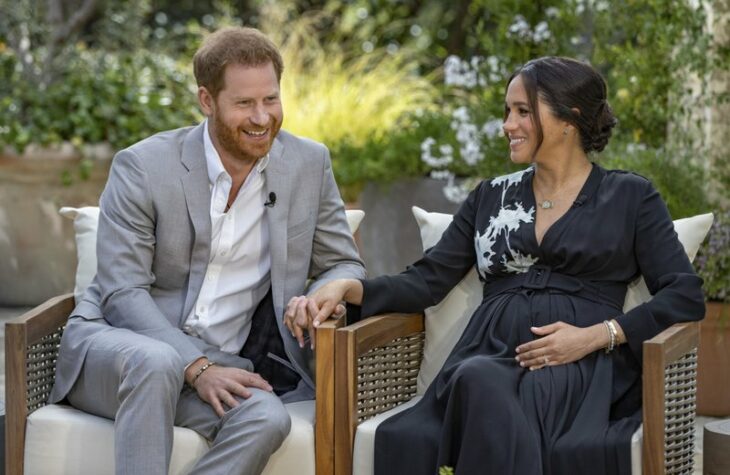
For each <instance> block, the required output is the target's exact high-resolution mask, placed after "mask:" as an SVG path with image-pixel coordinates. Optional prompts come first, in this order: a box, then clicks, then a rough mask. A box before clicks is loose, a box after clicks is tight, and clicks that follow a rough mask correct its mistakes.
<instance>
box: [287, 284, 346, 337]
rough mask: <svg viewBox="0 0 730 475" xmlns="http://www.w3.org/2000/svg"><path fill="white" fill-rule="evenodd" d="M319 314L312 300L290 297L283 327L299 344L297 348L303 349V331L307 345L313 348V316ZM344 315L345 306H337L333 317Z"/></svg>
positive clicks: (304, 297) (302, 297)
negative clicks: (305, 333)
mask: <svg viewBox="0 0 730 475" xmlns="http://www.w3.org/2000/svg"><path fill="white" fill-rule="evenodd" d="M318 312H319V307H318V306H317V304H316V303H315V301H314V300H313V299H312V298H309V297H306V296H303V295H301V296H299V297H292V298H291V300H289V303H288V304H287V305H286V311H284V325H286V327H287V328H288V329H289V331H290V332H291V334H292V336H293V337H294V338H296V339H297V341H298V342H299V347H300V348H304V343H305V341H306V338H305V336H304V331H305V330H306V332H307V333H308V334H309V344H310V347H311V348H312V349H314V346H315V324H314V316H315V315H317V313H318ZM344 314H345V306H344V305H341V304H338V305H336V307H335V310H334V315H335V316H336V317H341V316H342V315H344Z"/></svg>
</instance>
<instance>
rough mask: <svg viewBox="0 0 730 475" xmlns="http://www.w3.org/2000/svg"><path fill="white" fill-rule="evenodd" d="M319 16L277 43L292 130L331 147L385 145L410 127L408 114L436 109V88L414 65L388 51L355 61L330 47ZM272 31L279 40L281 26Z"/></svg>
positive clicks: (293, 26)
mask: <svg viewBox="0 0 730 475" xmlns="http://www.w3.org/2000/svg"><path fill="white" fill-rule="evenodd" d="M320 17H321V15H316V16H312V15H305V16H301V17H298V18H296V19H294V20H291V21H288V23H287V29H286V32H287V33H286V36H285V37H283V38H281V39H280V40H279V41H278V43H279V44H280V45H281V46H280V49H281V53H282V57H283V59H284V64H285V65H286V70H285V74H284V76H283V77H282V84H281V89H282V102H283V104H284V105H285V107H286V114H285V119H284V127H285V128H286V129H287V130H289V131H291V132H293V133H295V134H299V135H303V136H305V137H309V138H312V139H314V140H318V141H321V142H324V143H326V144H340V143H343V142H346V143H348V144H351V145H353V146H363V145H364V144H365V143H366V142H368V141H370V140H375V141H378V140H382V139H383V137H384V136H385V135H386V134H390V133H392V131H393V129H394V128H395V127H396V124H399V125H400V126H404V125H408V124H407V122H404V120H403V118H404V117H405V116H406V115H408V114H410V113H412V112H414V111H416V110H429V109H432V108H433V107H434V100H433V98H434V97H435V96H436V89H435V87H434V86H433V85H432V83H431V82H430V81H429V80H428V79H426V78H424V77H421V76H420V75H418V74H417V73H416V71H415V69H416V68H415V66H416V65H415V62H414V61H413V60H409V59H408V58H407V57H406V56H404V55H401V54H394V55H389V54H387V53H386V52H385V51H384V50H375V51H373V52H371V53H369V54H362V55H356V56H353V55H351V54H348V53H349V52H348V51H347V50H343V49H342V48H341V47H339V45H338V44H336V43H335V44H330V45H329V46H328V47H326V48H325V47H324V46H322V43H321V42H319V41H318V35H317V33H316V30H315V28H314V26H315V24H316V22H317V21H318V19H319V18H320ZM268 31H269V32H270V35H271V36H273V37H276V36H277V33H275V32H277V31H280V25H276V26H275V27H270V28H268ZM279 35H280V33H279Z"/></svg>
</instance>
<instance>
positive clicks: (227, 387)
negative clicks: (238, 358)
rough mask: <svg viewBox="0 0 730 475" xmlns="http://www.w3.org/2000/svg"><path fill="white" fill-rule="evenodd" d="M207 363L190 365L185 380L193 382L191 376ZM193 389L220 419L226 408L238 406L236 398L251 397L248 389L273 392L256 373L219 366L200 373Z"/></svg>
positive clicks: (198, 362)
mask: <svg viewBox="0 0 730 475" xmlns="http://www.w3.org/2000/svg"><path fill="white" fill-rule="evenodd" d="M205 363H206V361H205V360H204V359H203V358H201V359H200V360H198V361H196V362H195V363H193V364H192V365H190V367H189V368H188V370H187V371H186V372H185V380H186V381H188V382H191V378H192V376H191V375H194V374H195V373H196V372H197V370H198V368H199V367H200V366H202V365H203V364H205ZM193 388H194V389H195V390H196V391H197V392H198V396H200V399H202V400H203V401H205V402H207V403H208V404H210V405H211V406H212V407H213V410H214V411H215V413H216V414H218V416H219V417H223V415H224V414H225V412H226V409H225V408H224V406H227V407H228V408H231V409H232V408H234V407H236V406H238V404H239V403H238V401H237V400H236V396H238V397H241V398H243V399H248V398H249V397H251V391H249V389H248V388H258V389H263V390H264V391H269V392H270V391H272V390H273V388H272V387H271V385H270V384H269V383H268V382H267V381H266V380H265V379H264V378H262V377H261V376H260V375H258V374H256V373H251V372H249V371H246V370H243V369H239V368H230V367H225V366H217V365H216V366H211V367H209V368H208V369H206V370H205V371H203V372H202V373H200V376H198V378H197V379H196V380H195V383H194V385H193Z"/></svg>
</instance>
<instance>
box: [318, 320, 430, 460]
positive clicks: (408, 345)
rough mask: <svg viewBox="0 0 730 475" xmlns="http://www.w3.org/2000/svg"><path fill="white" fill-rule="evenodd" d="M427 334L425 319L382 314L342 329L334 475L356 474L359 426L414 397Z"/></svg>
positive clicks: (338, 337) (338, 343)
mask: <svg viewBox="0 0 730 475" xmlns="http://www.w3.org/2000/svg"><path fill="white" fill-rule="evenodd" d="M423 332H424V317H423V315H422V314H387V315H379V316H375V317H370V318H367V319H365V320H362V321H360V322H358V323H355V324H353V325H349V326H347V327H344V328H340V329H338V330H337V332H336V337H335V338H336V341H335V344H336V349H335V351H336V354H337V361H336V363H335V374H336V376H335V377H336V381H337V386H336V387H335V420H336V424H335V445H334V448H335V473H337V474H347V473H352V447H353V444H354V442H355V431H356V429H357V425H358V424H359V423H360V422H362V421H364V420H366V419H369V418H371V417H373V416H376V415H377V414H380V413H382V412H385V411H387V410H388V409H391V408H392V407H395V406H397V405H398V404H400V403H402V402H405V401H408V400H409V399H411V398H412V397H413V396H414V395H415V393H416V378H417V376H418V370H419V367H420V364H421V359H422V357H423V340H424V333H423ZM317 344H319V343H317Z"/></svg>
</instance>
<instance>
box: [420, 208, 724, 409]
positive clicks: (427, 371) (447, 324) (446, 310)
mask: <svg viewBox="0 0 730 475" xmlns="http://www.w3.org/2000/svg"><path fill="white" fill-rule="evenodd" d="M412 210H413V216H414V217H415V218H416V221H417V222H418V227H419V228H420V230H421V242H422V244H423V249H424V250H426V249H428V248H430V247H433V246H434V245H435V244H436V243H437V242H438V241H439V239H441V235H442V234H443V232H444V231H445V230H446V228H447V227H448V226H449V224H450V223H451V221H452V219H453V217H452V215H450V214H444V213H429V212H427V211H425V210H423V209H421V208H419V207H417V206H414V207H413V208H412ZM712 220H713V216H712V214H711V213H708V214H700V215H697V216H693V217H691V218H684V219H678V220H676V221H674V229H675V230H676V231H677V234H678V235H679V241H680V242H681V243H682V246H684V249H685V251H686V252H687V255H688V256H689V258H690V260H693V259H694V257H695V255H696V254H697V250H698V249H699V247H700V244H702V241H703V240H704V239H705V235H706V234H707V231H709V229H710V226H711V225H712ZM649 299H651V294H649V290H648V289H647V288H646V284H645V283H644V279H643V277H639V278H638V279H636V280H635V281H634V282H632V283H631V284H629V287H628V291H627V292H626V300H625V302H624V312H627V311H628V310H630V309H632V308H634V307H635V306H637V305H639V304H641V303H643V302H646V301H648V300H649ZM481 300H482V284H481V282H480V281H479V277H478V276H477V272H476V269H475V268H473V269H471V270H470V271H469V273H468V274H467V275H466V276H465V277H464V278H463V279H462V280H461V282H459V284H458V285H457V286H456V287H454V288H453V289H452V290H451V292H449V293H448V294H447V295H446V297H445V298H444V299H443V300H442V301H441V302H439V304H438V305H435V306H433V307H430V308H427V309H426V311H425V312H424V313H425V314H426V342H425V346H424V350H423V361H422V362H421V369H420V371H419V373H418V380H417V388H416V391H417V394H419V395H421V394H423V393H424V392H425V391H426V388H428V386H429V385H430V384H431V381H433V379H434V378H435V377H436V375H437V374H438V372H439V371H440V370H441V367H442V366H443V365H444V362H445V361H446V358H447V357H448V356H449V353H451V349H452V348H453V347H454V345H455V344H456V342H457V340H458V339H459V337H460V336H461V333H462V332H463V331H464V328H465V327H466V325H467V323H469V318H470V317H471V315H472V314H473V313H474V311H475V310H476V308H477V307H478V306H479V304H480V303H481Z"/></svg>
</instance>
